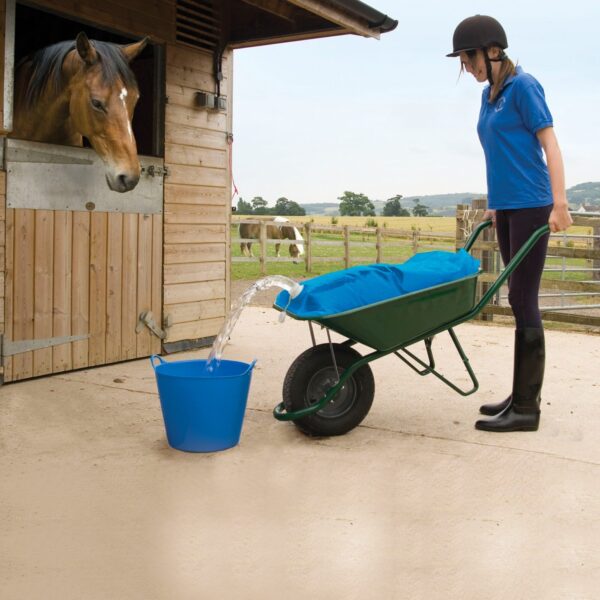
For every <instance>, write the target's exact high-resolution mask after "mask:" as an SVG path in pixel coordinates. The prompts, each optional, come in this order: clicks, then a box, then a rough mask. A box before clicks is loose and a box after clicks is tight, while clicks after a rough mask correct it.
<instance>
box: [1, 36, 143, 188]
mask: <svg viewBox="0 0 600 600" xmlns="http://www.w3.org/2000/svg"><path fill="white" fill-rule="evenodd" d="M147 42H148V38H147V37H145V38H143V39H142V40H140V41H139V42H135V43H133V44H127V45H124V46H121V45H118V44H112V43H109V42H99V41H96V40H89V39H88V37H87V36H86V34H85V33H83V32H81V33H79V34H78V35H77V39H76V40H74V41H66V42H59V43H57V44H53V45H52V46H48V47H46V48H42V49H41V50H38V51H37V52H35V53H34V54H32V55H30V56H27V57H25V58H24V59H23V60H21V61H20V63H19V64H18V65H17V69H16V72H15V102H14V127H13V131H12V133H11V137H15V138H20V139H27V140H30V141H37V142H46V143H51V144H64V145H71V146H82V145H83V138H84V137H85V138H86V139H87V140H88V141H89V143H90V145H91V146H92V148H93V149H94V150H95V151H96V153H97V154H98V155H99V156H100V158H101V159H102V161H103V162H104V165H105V169H106V170H105V177H106V182H107V184H108V187H109V188H110V189H111V190H113V191H115V192H128V191H130V190H132V189H133V188H134V187H135V186H136V185H137V183H138V181H139V179H140V173H141V167H140V161H139V160H138V156H137V146H136V142H135V138H134V136H133V130H132V129H131V120H132V118H133V112H134V109H135V106H136V104H137V101H138V99H139V95H140V94H139V90H138V86H137V82H136V79H135V75H134V74H133V71H132V70H131V68H130V67H129V63H130V62H131V61H132V60H133V59H134V58H135V57H136V56H138V55H139V54H140V52H141V51H142V50H143V49H144V47H145V46H146V44H147Z"/></svg>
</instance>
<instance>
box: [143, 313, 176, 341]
mask: <svg viewBox="0 0 600 600" xmlns="http://www.w3.org/2000/svg"><path fill="white" fill-rule="evenodd" d="M144 327H147V328H148V329H149V330H150V331H151V333H152V334H153V335H155V336H156V337H157V338H160V339H161V340H164V339H165V338H166V337H167V329H169V327H171V316H170V315H169V316H167V317H166V318H165V320H164V330H162V329H161V328H160V327H159V326H158V325H157V323H156V320H155V319H154V315H153V314H152V311H151V310H144V311H143V312H141V313H140V316H139V317H138V323H137V325H136V327H135V332H136V333H141V332H142V331H143V329H144Z"/></svg>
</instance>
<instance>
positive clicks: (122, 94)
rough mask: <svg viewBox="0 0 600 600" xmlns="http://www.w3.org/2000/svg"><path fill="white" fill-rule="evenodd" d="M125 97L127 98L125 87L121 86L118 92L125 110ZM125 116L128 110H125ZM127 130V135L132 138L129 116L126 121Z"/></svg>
mask: <svg viewBox="0 0 600 600" xmlns="http://www.w3.org/2000/svg"><path fill="white" fill-rule="evenodd" d="M125 98H127V88H122V89H121V93H120V94H119V99H120V100H121V102H122V103H123V106H124V107H125V110H126V111H127V104H126V103H125ZM127 116H128V117H129V111H127ZM127 131H128V132H129V137H130V138H131V139H133V130H132V129H131V118H129V120H128V121H127Z"/></svg>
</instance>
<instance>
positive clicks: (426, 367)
mask: <svg viewBox="0 0 600 600" xmlns="http://www.w3.org/2000/svg"><path fill="white" fill-rule="evenodd" d="M448 333H449V335H450V337H451V338H452V341H453V343H454V346H455V348H456V351H457V352H458V354H459V356H460V358H461V360H462V361H463V364H464V366H465V369H466V370H467V373H468V374H469V377H470V378H471V382H472V384H473V386H472V387H471V388H470V389H468V390H463V389H461V388H459V387H458V386H457V385H455V384H454V383H452V382H451V381H450V380H448V379H447V378H446V377H444V376H443V375H442V374H441V373H439V372H438V371H437V370H436V368H435V361H434V358H433V352H432V350H431V343H432V340H433V338H427V339H426V340H425V348H426V350H427V356H428V358H429V364H427V363H426V362H425V361H423V360H421V359H420V358H419V357H418V356H416V355H415V354H413V353H412V352H411V351H410V350H407V349H406V348H398V350H397V351H395V352H394V354H395V355H396V356H397V357H398V358H399V359H400V360H402V361H403V362H404V363H406V364H407V365H408V366H409V367H410V368H411V369H412V370H413V371H415V372H416V373H418V374H419V375H422V376H424V375H429V373H431V374H432V375H435V376H436V377H437V378H438V379H440V380H441V381H443V382H444V383H445V384H446V385H447V386H448V387H450V388H452V389H453V390H454V391H455V392H458V393H459V394H460V395H461V396H469V395H470V394H473V393H475V392H476V391H477V390H478V389H479V382H478V381H477V377H475V373H474V372H473V368H472V367H471V363H470V362H469V359H468V358H467V355H466V354H465V352H464V350H463V349H462V346H461V345H460V342H459V341H458V338H457V337H456V334H455V333H454V329H452V328H451V327H450V328H449V329H448ZM399 352H403V353H404V354H406V355H407V356H409V357H410V358H411V359H412V360H414V361H415V362H416V363H417V364H419V365H420V366H421V367H423V369H419V368H417V367H415V365H413V364H412V363H411V362H410V361H409V360H408V359H407V358H405V357H404V356H402V355H401V354H399Z"/></svg>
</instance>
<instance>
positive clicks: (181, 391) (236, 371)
mask: <svg viewBox="0 0 600 600" xmlns="http://www.w3.org/2000/svg"><path fill="white" fill-rule="evenodd" d="M155 361H158V362H159V364H156V363H155ZM206 362H207V361H206V360H181V361H178V362H172V363H169V362H166V361H165V360H163V359H162V358H161V357H160V356H157V355H154V356H151V357H150V363H151V364H152V367H153V368H154V373H155V374H156V383H157V385H158V395H159V397H160V406H161V408H162V414H163V419H164V422H165V430H166V433H167V440H168V442H169V445H170V446H171V447H173V448H176V449H177V450H185V451H186V452H214V451H216V450H225V449H226V448H231V447H232V446H235V445H236V444H237V443H238V442H239V441H240V435H241V433H242V423H243V421H244V412H245V410H246V401H247V399H248V390H249V389H250V380H251V378H252V369H253V368H254V365H255V363H256V361H255V360H254V361H252V362H251V363H250V364H248V363H244V362H238V361H235V360H222V361H221V362H220V364H219V365H218V366H215V368H214V370H213V371H212V372H209V371H207V370H206Z"/></svg>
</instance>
